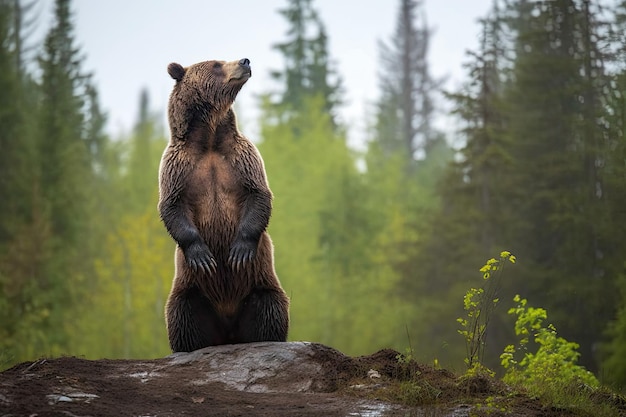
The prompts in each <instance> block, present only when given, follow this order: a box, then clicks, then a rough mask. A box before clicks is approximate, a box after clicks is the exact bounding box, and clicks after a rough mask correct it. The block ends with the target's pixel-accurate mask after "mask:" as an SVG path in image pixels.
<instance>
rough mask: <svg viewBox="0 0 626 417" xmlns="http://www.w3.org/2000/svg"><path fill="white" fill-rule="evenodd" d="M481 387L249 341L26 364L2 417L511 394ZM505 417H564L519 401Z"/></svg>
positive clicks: (329, 408)
mask: <svg viewBox="0 0 626 417" xmlns="http://www.w3.org/2000/svg"><path fill="white" fill-rule="evenodd" d="M399 359H400V360H399ZM481 384H482V385H480V384H479V386H480V391H482V392H471V390H470V389H469V388H467V387H468V386H471V384H469V385H467V384H466V385H463V384H462V383H459V379H458V378H457V377H456V376H455V375H453V374H452V373H450V372H448V371H445V370H438V369H433V368H431V367H428V366H424V365H420V364H417V363H415V362H413V361H406V360H402V357H401V356H399V355H398V353H397V352H395V351H392V350H383V351H380V352H377V353H375V354H373V355H370V356H364V357H358V358H350V357H348V356H345V355H343V354H342V353H341V352H338V351H337V350H335V349H332V348H330V347H327V346H324V345H320V344H315V343H305V342H290V343H252V344H246V345H228V346H216V347H210V348H206V349H201V350H198V351H196V352H191V353H179V354H174V355H171V356H170V357H167V358H162V359H154V360H108V359H102V360H95V361H94V360H85V359H79V358H74V357H63V358H58V359H40V360H38V361H36V362H29V363H22V364H20V365H17V366H15V367H13V368H11V369H9V370H6V371H4V372H2V373H0V416H37V417H43V416H159V417H161V416H163V417H165V416H273V417H280V416H319V417H321V416H327V417H332V416H341V417H346V416H370V417H374V416H422V415H428V416H456V417H461V416H469V415H470V411H471V412H472V415H483V413H482V412H481V409H480V407H477V406H476V404H479V403H480V401H481V398H483V399H484V398H486V397H487V396H494V395H501V394H502V395H509V394H510V393H504V392H498V391H499V390H503V389H505V388H504V387H502V386H497V384H494V383H491V382H490V381H487V382H484V381H482V382H481ZM487 411H489V415H491V416H494V415H496V416H497V415H504V414H498V413H495V414H494V412H493V410H486V411H485V413H484V415H487ZM506 415H524V416H539V415H542V416H550V415H564V414H558V413H551V412H550V411H549V410H545V409H543V407H541V405H540V404H539V403H538V402H536V401H531V400H529V399H527V398H520V400H519V401H517V402H516V403H509V404H508V405H507V414H506Z"/></svg>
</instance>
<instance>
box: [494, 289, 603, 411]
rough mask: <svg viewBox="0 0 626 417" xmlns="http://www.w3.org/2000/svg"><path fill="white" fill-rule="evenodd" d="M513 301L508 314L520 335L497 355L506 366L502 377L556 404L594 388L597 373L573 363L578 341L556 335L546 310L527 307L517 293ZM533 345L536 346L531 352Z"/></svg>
mask: <svg viewBox="0 0 626 417" xmlns="http://www.w3.org/2000/svg"><path fill="white" fill-rule="evenodd" d="M513 301H515V302H516V303H517V307H514V308H511V309H510V310H509V314H511V315H515V316H517V320H516V322H515V333H516V334H517V336H518V337H520V339H519V341H518V344H517V346H515V345H508V346H507V347H506V348H505V349H504V352H503V353H502V355H500V359H501V363H502V366H503V367H504V368H505V369H506V374H505V375H504V381H505V382H507V383H509V384H513V385H517V386H521V387H524V389H526V390H527V391H528V392H529V393H530V394H531V395H534V396H538V397H541V398H542V399H545V400H546V401H548V402H549V403H551V404H554V405H559V406H570V405H571V402H572V401H574V400H576V398H575V397H577V396H579V395H580V394H579V393H580V392H583V393H584V391H585V389H595V388H597V387H598V386H599V382H598V380H597V379H596V377H595V376H594V375H593V374H592V373H591V372H589V371H588V370H586V369H585V368H584V367H583V366H580V365H577V364H576V362H577V361H578V359H579V357H580V353H579V352H578V351H577V350H578V348H579V345H578V344H577V343H575V342H569V341H567V340H565V339H564V338H562V337H559V336H558V335H557V332H556V328H555V327H554V325H552V324H548V325H547V326H546V325H545V324H544V321H545V320H547V318H548V315H547V312H546V310H545V309H543V308H534V307H528V306H527V305H526V304H527V300H526V299H523V298H521V297H520V296H519V295H516V296H515V298H514V299H513ZM534 346H536V347H537V350H536V352H534V353H533V352H532V350H531V348H532V347H534ZM520 355H521V358H520V357H519V356H520ZM585 387H586V388H585ZM580 400H582V398H580V399H578V400H576V402H578V401H580Z"/></svg>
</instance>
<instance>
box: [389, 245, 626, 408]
mask: <svg viewBox="0 0 626 417" xmlns="http://www.w3.org/2000/svg"><path fill="white" fill-rule="evenodd" d="M507 261H508V262H510V263H515V261H516V258H515V256H514V255H512V254H511V253H510V252H508V251H503V252H501V253H500V257H499V259H495V258H492V259H490V260H488V261H487V263H486V264H485V265H484V266H483V267H482V268H481V269H480V271H481V272H482V273H483V279H484V284H483V286H482V287H481V288H478V289H476V288H471V289H470V290H468V291H467V293H466V294H465V297H464V298H463V306H464V309H465V311H466V317H462V318H459V319H457V322H458V323H459V324H460V326H461V329H460V330H459V333H460V334H461V335H462V336H463V338H464V339H465V344H466V358H465V363H466V365H467V370H466V372H465V374H464V375H462V376H460V377H458V378H457V388H458V389H459V390H460V391H461V392H464V393H465V395H467V396H474V397H477V398H482V400H479V402H478V403H476V404H474V408H473V411H472V413H471V415H475V416H486V415H501V416H507V415H512V414H511V413H513V412H514V411H513V409H514V408H515V404H516V401H515V398H516V397H520V395H521V396H522V397H524V398H530V399H538V400H539V401H540V402H541V403H542V404H543V405H544V406H545V407H547V409H551V410H553V411H554V410H562V411H563V412H566V413H568V414H569V415H579V416H593V417H610V416H620V415H625V416H626V398H625V397H624V396H621V395H619V394H616V393H614V392H612V391H611V390H609V389H608V388H607V387H603V386H601V384H600V383H599V381H598V380H597V378H596V377H595V376H594V375H593V374H592V373H591V372H589V371H588V370H587V369H585V368H584V367H583V366H581V365H578V364H577V361H578V359H579V357H580V353H579V352H578V348H579V345H578V344H577V343H574V342H569V341H567V340H565V339H564V338H562V337H560V336H558V334H557V331H556V327H555V326H554V325H552V324H545V322H546V320H547V318H548V313H547V311H546V310H545V309H543V308H534V307H530V306H528V301H527V300H526V299H523V298H521V297H520V296H519V295H516V296H515V297H514V299H513V301H514V303H516V306H515V307H512V308H510V309H509V311H508V313H509V314H511V315H515V316H516V322H515V334H516V335H517V336H518V338H519V340H518V341H517V344H511V345H508V346H507V347H506V348H505V349H504V352H503V353H502V355H501V356H500V359H501V365H502V367H503V370H504V376H503V377H502V380H501V381H500V380H498V379H497V378H496V377H495V372H494V371H492V370H490V369H488V368H487V367H485V366H484V365H483V364H482V361H483V354H484V351H485V344H486V334H487V330H488V325H489V322H490V319H491V318H492V316H493V314H494V311H495V310H496V307H497V306H498V304H499V302H500V299H499V297H498V292H499V290H500V288H501V286H502V280H503V276H502V272H503V270H504V266H505V264H506V263H507ZM397 360H398V362H399V365H400V369H405V370H406V371H407V372H406V373H405V374H404V375H403V377H404V378H403V381H401V382H400V383H399V386H398V387H397V388H396V389H395V390H394V392H395V394H394V396H395V400H397V401H400V402H402V403H404V404H407V405H423V404H429V403H433V402H436V401H437V399H438V398H439V396H440V394H441V390H439V389H436V388H434V387H432V386H431V385H430V384H428V382H426V381H424V380H423V379H422V378H420V375H419V373H415V374H411V373H410V372H409V370H410V369H413V368H412V367H411V366H410V363H411V362H412V361H413V349H412V348H409V350H407V354H406V355H398V357H397ZM502 387H505V388H502Z"/></svg>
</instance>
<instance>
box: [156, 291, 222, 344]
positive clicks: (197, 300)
mask: <svg viewBox="0 0 626 417" xmlns="http://www.w3.org/2000/svg"><path fill="white" fill-rule="evenodd" d="M165 311H166V314H165V317H166V322H167V323H166V324H167V335H168V337H169V341H170V348H171V349H172V351H173V352H192V351H194V350H197V349H201V348H203V347H207V346H215V345H221V344H224V343H225V338H224V335H223V334H222V331H221V326H220V320H219V317H218V316H217V314H216V313H215V311H214V310H213V308H212V307H211V304H210V303H209V301H208V300H207V299H206V298H204V297H203V296H202V295H201V294H200V291H199V290H198V289H197V288H190V289H187V290H186V291H181V292H176V293H172V294H170V296H169V298H168V300H167V305H166V307H165Z"/></svg>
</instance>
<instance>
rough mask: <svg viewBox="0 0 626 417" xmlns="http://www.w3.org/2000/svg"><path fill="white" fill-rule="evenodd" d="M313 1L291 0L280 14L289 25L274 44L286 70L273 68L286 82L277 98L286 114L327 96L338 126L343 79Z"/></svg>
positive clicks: (328, 108) (325, 100)
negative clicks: (313, 99)
mask: <svg viewBox="0 0 626 417" xmlns="http://www.w3.org/2000/svg"><path fill="white" fill-rule="evenodd" d="M312 3H313V0H288V5H287V7H285V8H284V9H281V10H279V13H280V14H281V15H283V16H284V17H285V19H286V20H287V22H288V24H289V29H288V31H287V39H286V40H285V41H284V42H280V43H277V44H275V45H274V48H275V49H277V50H278V51H279V52H280V53H281V54H282V56H283V59H284V62H285V65H284V69H283V70H275V71H272V73H271V75H272V77H273V78H274V79H276V80H277V81H278V82H280V83H281V84H282V89H281V90H282V91H280V92H278V93H277V94H275V95H277V96H278V97H275V98H274V99H273V101H272V102H273V104H274V105H275V106H278V107H280V108H281V111H280V112H281V114H282V117H285V116H287V117H289V115H290V114H292V113H293V112H296V113H297V112H301V111H303V110H304V108H305V101H306V100H307V98H309V97H311V96H314V95H321V96H322V97H323V108H324V110H325V111H327V112H329V113H330V114H331V115H332V116H333V118H332V121H333V123H334V125H335V126H337V121H336V118H337V115H336V110H337V106H338V105H339V104H340V103H341V100H340V94H341V80H340V78H339V77H338V76H337V74H336V73H335V71H334V69H333V64H332V61H331V59H330V56H329V53H328V37H327V34H326V29H325V27H324V24H323V22H322V21H321V19H320V17H319V14H318V13H317V10H316V9H315V8H314V7H313V4H312Z"/></svg>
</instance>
